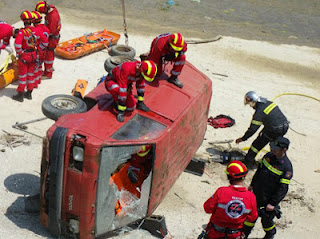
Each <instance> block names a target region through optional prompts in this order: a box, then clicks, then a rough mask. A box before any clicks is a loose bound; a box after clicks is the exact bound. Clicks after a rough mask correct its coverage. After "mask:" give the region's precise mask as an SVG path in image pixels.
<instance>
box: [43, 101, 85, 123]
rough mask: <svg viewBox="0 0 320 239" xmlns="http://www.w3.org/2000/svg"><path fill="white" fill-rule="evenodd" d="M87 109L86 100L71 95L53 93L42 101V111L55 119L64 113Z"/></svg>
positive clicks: (80, 111)
mask: <svg viewBox="0 0 320 239" xmlns="http://www.w3.org/2000/svg"><path fill="white" fill-rule="evenodd" d="M86 111H87V105H86V104H85V102H84V101H83V100H81V99H79V98H77V97H74V96H71V95H52V96H49V97H47V98H45V99H44V100H43V102H42V113H43V114H44V115H45V116H47V117H48V118H49V119H52V120H55V121H56V120H58V118H59V117H60V116H62V115H66V114H73V113H82V112H86Z"/></svg>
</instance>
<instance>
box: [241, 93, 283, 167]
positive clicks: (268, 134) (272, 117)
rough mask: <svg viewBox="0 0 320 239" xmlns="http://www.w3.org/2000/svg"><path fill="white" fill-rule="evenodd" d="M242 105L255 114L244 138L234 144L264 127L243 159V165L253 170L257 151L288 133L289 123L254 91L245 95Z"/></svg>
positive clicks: (276, 109)
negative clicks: (253, 110)
mask: <svg viewBox="0 0 320 239" xmlns="http://www.w3.org/2000/svg"><path fill="white" fill-rule="evenodd" d="M244 103H245V105H247V104H249V105H250V106H251V107H252V108H253V109H255V113H254V115H253V117H252V121H251V124H250V127H249V128H248V130H247V131H246V133H245V134H244V136H242V137H241V138H238V139H237V140H236V143H237V144H238V143H240V142H242V141H246V140H247V139H248V138H250V137H251V136H252V135H253V134H254V133H255V132H256V131H257V130H258V129H259V127H260V126H261V125H263V126H264V128H263V130H262V131H261V132H260V133H259V136H258V137H257V138H256V139H255V140H254V141H253V143H252V145H251V147H250V149H249V151H248V153H247V155H246V157H245V159H244V163H245V164H246V165H247V167H248V168H254V167H255V165H256V162H255V160H254V159H255V157H256V155H257V154H258V153H259V151H260V150H261V149H263V147H264V146H266V145H267V144H268V143H269V142H271V141H273V140H275V139H276V138H277V137H279V136H284V135H285V134H286V133H287V131H288V128H289V122H288V120H287V118H286V117H285V116H284V114H283V113H282V112H281V110H280V109H279V107H278V106H277V105H276V104H275V103H273V102H271V101H268V100H267V99H266V98H263V97H260V96H258V95H257V94H256V93H255V92H254V91H249V92H248V93H247V94H246V95H245V99H244Z"/></svg>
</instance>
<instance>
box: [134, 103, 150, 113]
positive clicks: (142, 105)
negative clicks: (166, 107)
mask: <svg viewBox="0 0 320 239" xmlns="http://www.w3.org/2000/svg"><path fill="white" fill-rule="evenodd" d="M137 109H138V110H142V111H145V112H148V111H149V110H150V109H149V107H148V106H146V105H145V103H144V102H143V101H138V103H137Z"/></svg>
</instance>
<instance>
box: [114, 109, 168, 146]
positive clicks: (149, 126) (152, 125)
mask: <svg viewBox="0 0 320 239" xmlns="http://www.w3.org/2000/svg"><path fill="white" fill-rule="evenodd" d="M165 128H166V126H164V125H163V124H160V123H158V122H157V121H154V120H152V119H149V118H147V117H144V116H142V115H139V114H137V115H135V116H134V117H133V118H132V119H131V120H130V121H129V122H127V123H126V124H125V125H124V126H122V127H121V128H120V129H119V130H118V131H117V132H115V133H114V134H113V135H112V137H111V138H113V139H117V140H132V139H140V138H141V137H143V136H148V139H154V138H157V137H158V136H159V135H160V134H161V132H162V131H163V130H164V129H165Z"/></svg>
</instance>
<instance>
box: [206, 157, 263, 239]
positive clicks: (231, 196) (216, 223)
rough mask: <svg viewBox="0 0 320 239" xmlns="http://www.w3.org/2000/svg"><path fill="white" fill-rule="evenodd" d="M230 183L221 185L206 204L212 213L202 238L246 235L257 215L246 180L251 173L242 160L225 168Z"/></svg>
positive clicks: (254, 199)
mask: <svg viewBox="0 0 320 239" xmlns="http://www.w3.org/2000/svg"><path fill="white" fill-rule="evenodd" d="M225 172H226V174H227V175H228V180H229V182H230V186H229V187H220V188H218V189H217V191H216V192H215V193H214V195H213V196H211V197H210V198H209V199H208V200H207V201H206V202H205V203H204V205H203V207H204V210H205V211H206V213H211V214H212V215H211V218H210V222H209V223H208V225H207V228H206V232H205V235H204V237H203V238H206V239H214V238H236V239H242V238H247V237H248V235H249V234H250V232H251V230H252V228H253V226H254V224H255V221H256V220H257V218H258V212H257V204H256V197H255V195H254V194H253V193H252V192H250V191H248V190H247V189H246V188H245V187H244V185H243V181H244V178H245V176H246V175H247V173H248V170H247V167H246V166H245V165H244V164H243V163H242V162H240V161H236V160H235V161H232V162H230V163H229V164H228V165H227V168H226V170H225Z"/></svg>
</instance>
